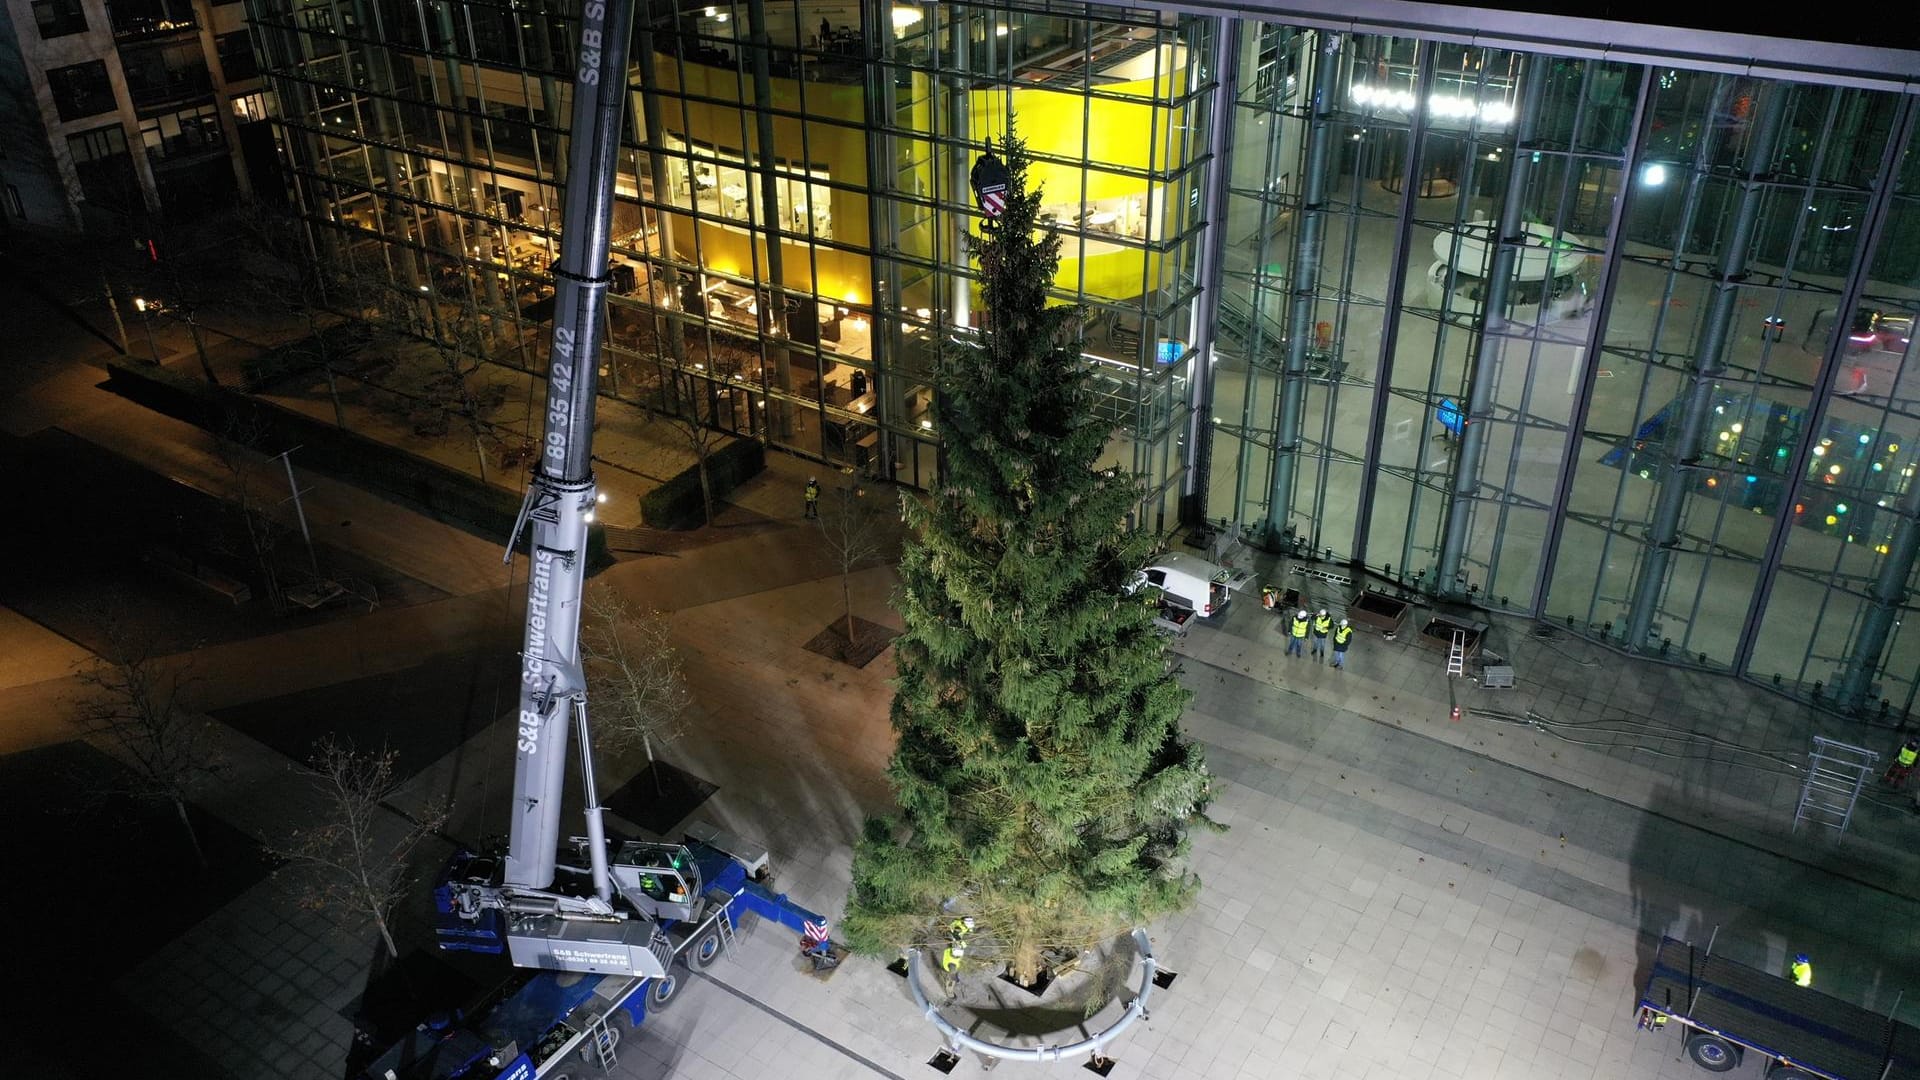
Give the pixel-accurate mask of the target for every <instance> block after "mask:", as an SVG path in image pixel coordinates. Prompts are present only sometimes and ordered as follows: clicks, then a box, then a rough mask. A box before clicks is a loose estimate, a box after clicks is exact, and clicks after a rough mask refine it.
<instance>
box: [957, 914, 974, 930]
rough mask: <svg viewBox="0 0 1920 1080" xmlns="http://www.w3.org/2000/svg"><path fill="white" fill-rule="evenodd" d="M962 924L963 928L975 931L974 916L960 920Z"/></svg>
mask: <svg viewBox="0 0 1920 1080" xmlns="http://www.w3.org/2000/svg"><path fill="white" fill-rule="evenodd" d="M960 923H961V925H962V926H965V927H966V928H967V929H969V930H971V929H973V916H971V915H968V916H965V917H964V918H962V919H961V920H960Z"/></svg>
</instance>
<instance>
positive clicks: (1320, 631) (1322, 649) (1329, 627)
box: [1313, 608, 1333, 660]
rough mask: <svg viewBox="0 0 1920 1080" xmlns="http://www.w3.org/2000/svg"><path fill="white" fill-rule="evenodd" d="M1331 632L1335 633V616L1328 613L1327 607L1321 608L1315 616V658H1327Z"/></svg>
mask: <svg viewBox="0 0 1920 1080" xmlns="http://www.w3.org/2000/svg"><path fill="white" fill-rule="evenodd" d="M1331 633H1333V618H1332V617H1331V616H1329V615H1328V614H1327V609H1326V608H1321V609H1320V613H1319V614H1318V615H1315V616H1314V617H1313V658H1314V659H1315V660H1325V659H1326V658H1327V635H1328V634H1331Z"/></svg>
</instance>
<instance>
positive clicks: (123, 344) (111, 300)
mask: <svg viewBox="0 0 1920 1080" xmlns="http://www.w3.org/2000/svg"><path fill="white" fill-rule="evenodd" d="M100 287H101V289H102V290H104V291H105V293H106V295H107V312H108V314H110V315H112V316H113V332H114V336H116V337H118V338H119V339H120V355H121V356H127V355H130V354H129V352H128V346H127V324H126V323H125V322H123V321H121V319H120V301H119V300H118V299H117V298H116V297H115V296H114V295H113V282H111V281H109V280H108V279H107V275H106V273H105V272H104V271H103V272H102V273H101V274H100Z"/></svg>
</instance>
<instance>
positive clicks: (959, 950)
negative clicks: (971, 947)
mask: <svg viewBox="0 0 1920 1080" xmlns="http://www.w3.org/2000/svg"><path fill="white" fill-rule="evenodd" d="M953 955H955V956H965V955H967V947H966V946H965V945H955V946H954V947H953Z"/></svg>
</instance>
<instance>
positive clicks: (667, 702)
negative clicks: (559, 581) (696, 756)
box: [580, 583, 693, 777]
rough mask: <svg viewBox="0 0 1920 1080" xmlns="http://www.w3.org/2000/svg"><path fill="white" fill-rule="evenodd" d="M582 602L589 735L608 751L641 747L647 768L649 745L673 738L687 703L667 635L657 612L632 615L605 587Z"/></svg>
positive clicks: (690, 699)
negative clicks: (591, 728)
mask: <svg viewBox="0 0 1920 1080" xmlns="http://www.w3.org/2000/svg"><path fill="white" fill-rule="evenodd" d="M586 602H587V618H586V620H585V622H584V623H583V624H582V626H581V628H580V649H581V656H582V658H583V659H584V660H585V662H586V669H587V693H588V695H589V698H588V699H589V700H590V701H591V702H592V710H593V711H592V715H593V721H594V731H595V733H596V734H597V735H598V737H599V738H600V741H601V743H602V744H603V745H605V746H606V747H608V748H609V749H613V750H618V749H622V748H624V747H631V746H634V745H636V744H637V745H639V746H641V747H642V748H644V749H645V750H646V753H647V763H648V764H649V765H651V764H653V746H654V744H655V743H669V742H672V741H673V740H674V739H676V738H679V736H680V733H681V731H682V721H683V720H684V719H685V716H686V712H687V707H688V706H689V705H691V704H692V703H693V695H692V694H691V693H689V692H688V690H687V680H686V677H685V675H684V674H683V673H682V672H681V670H680V653H679V651H678V650H676V649H675V648H674V647H673V635H672V633H671V631H670V630H669V629H668V627H667V623H666V620H665V619H664V618H663V617H662V616H661V615H660V613H659V612H657V611H649V612H640V611H635V610H634V609H633V608H632V606H630V605H629V604H628V603H627V602H626V600H625V599H624V598H623V597H621V595H620V594H619V593H617V592H615V591H614V590H613V587H612V586H611V585H607V584H605V583H600V584H596V585H595V586H594V587H593V588H591V589H589V590H587V596H586ZM655 775H656V777H657V776H658V774H657V773H656V774H655Z"/></svg>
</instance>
